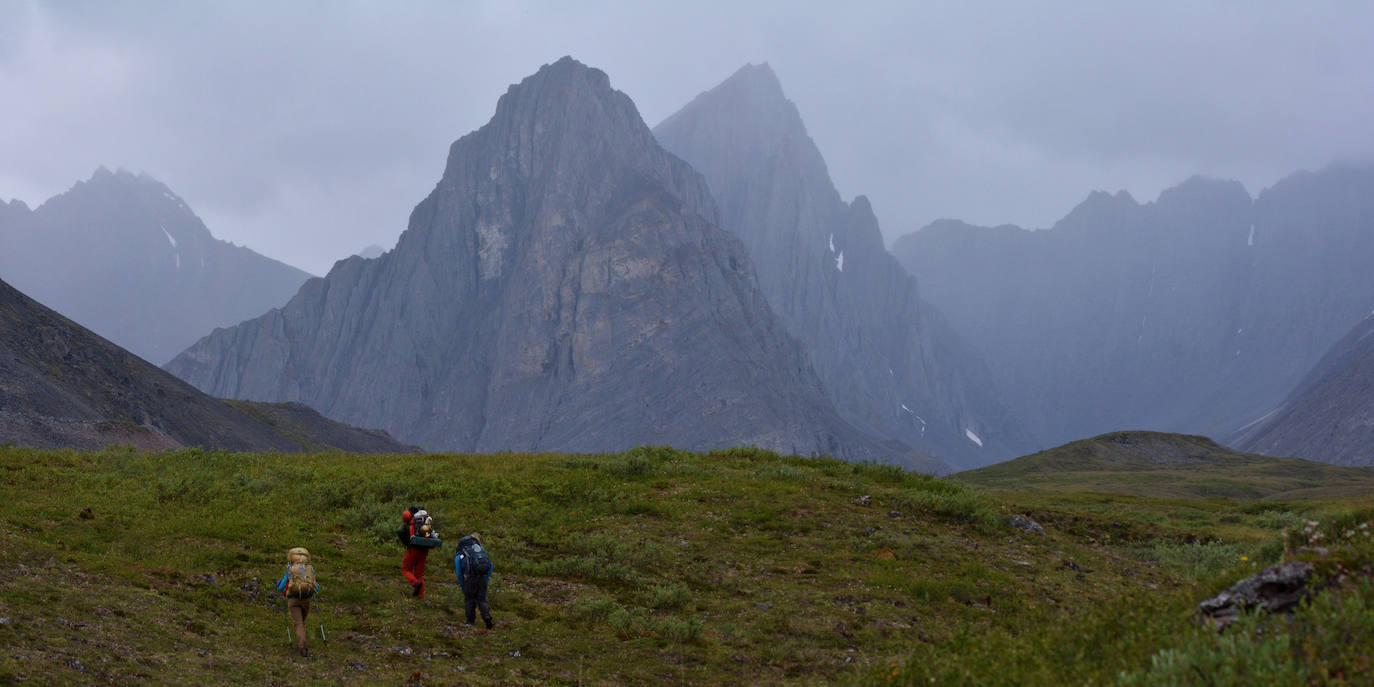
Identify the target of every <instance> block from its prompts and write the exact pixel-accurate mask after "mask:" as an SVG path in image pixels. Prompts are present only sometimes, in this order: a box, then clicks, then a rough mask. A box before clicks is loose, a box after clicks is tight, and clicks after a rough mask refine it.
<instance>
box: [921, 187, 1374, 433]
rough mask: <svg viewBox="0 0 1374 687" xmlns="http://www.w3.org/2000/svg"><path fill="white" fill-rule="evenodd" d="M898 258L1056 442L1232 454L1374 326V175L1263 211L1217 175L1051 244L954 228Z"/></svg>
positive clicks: (1059, 227)
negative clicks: (1213, 445)
mask: <svg viewBox="0 0 1374 687" xmlns="http://www.w3.org/2000/svg"><path fill="white" fill-rule="evenodd" d="M894 252H895V253H896V254H897V256H898V257H899V258H900V259H901V260H902V262H903V264H905V265H906V266H907V267H908V268H909V269H910V270H911V271H912V272H913V273H915V274H917V275H919V280H920V283H921V285H922V287H923V289H924V294H925V295H926V297H927V298H929V299H930V300H931V301H932V302H933V303H935V304H936V305H938V306H939V307H940V308H941V309H942V310H943V311H944V312H945V313H947V314H948V316H949V318H950V320H951V321H952V322H953V324H954V326H955V328H956V329H957V330H958V331H959V332H960V333H961V334H963V335H964V336H965V337H966V338H967V339H968V340H969V341H972V342H974V343H975V344H976V346H977V347H978V348H979V350H981V351H982V352H983V353H984V354H985V355H986V357H987V360H988V363H989V365H991V366H992V368H993V370H994V375H995V379H996V381H998V382H999V383H1000V384H1001V386H1002V388H1003V389H1005V390H1006V392H1007V394H1008V398H1009V399H1010V404H1011V407H1012V410H1013V412H1015V413H1016V414H1017V415H1018V417H1021V418H1025V419H1026V421H1027V422H1028V425H1029V426H1031V427H1034V428H1036V429H1037V431H1039V432H1041V433H1042V434H1041V438H1042V440H1044V441H1046V442H1048V443H1050V444H1055V443H1062V442H1063V441H1068V440H1072V439H1074V438H1078V437H1084V436H1091V435H1094V434H1099V433H1102V432H1106V431H1112V430H1119V429H1156V430H1165V431H1178V432H1190V433H1200V434H1207V435H1209V436H1213V437H1217V438H1218V439H1222V440H1225V439H1227V438H1228V437H1230V435H1231V434H1232V433H1233V432H1234V431H1236V430H1237V429H1239V428H1240V427H1242V426H1244V425H1247V424H1249V423H1250V422H1252V421H1253V420H1255V419H1257V418H1259V417H1261V416H1263V415H1265V414H1266V413H1269V411H1271V410H1273V409H1274V408H1275V407H1276V406H1277V405H1279V403H1280V401H1281V400H1282V399H1283V398H1284V396H1285V395H1286V394H1288V393H1289V392H1290V391H1291V390H1292V389H1293V387H1294V386H1295V385H1297V384H1298V383H1299V381H1301V380H1302V379H1303V377H1304V375H1306V374H1307V373H1308V372H1309V370H1311V369H1312V367H1313V366H1314V365H1315V364H1316V363H1317V362H1318V360H1319V359H1321V357H1322V356H1323V355H1324V354H1326V352H1327V349H1328V348H1330V347H1331V346H1332V344H1334V343H1335V342H1336V341H1337V340H1338V339H1340V338H1341V337H1342V336H1344V335H1345V334H1346V332H1347V331H1349V329H1350V328H1351V327H1352V326H1354V325H1355V323H1357V322H1359V321H1360V320H1361V319H1363V318H1364V317H1365V316H1366V315H1368V314H1369V313H1370V312H1371V310H1374V278H1371V272H1370V269H1369V266H1370V265H1371V264H1374V167H1362V166H1347V165H1335V166H1331V167H1328V168H1325V169H1323V170H1321V171H1318V172H1303V173H1297V174H1294V175H1292V176H1289V177H1287V178H1285V179H1283V180H1281V181H1280V182H1279V183H1277V184H1275V185H1274V186H1273V187H1271V188H1268V189H1265V190H1264V191H1263V192H1261V193H1260V194H1259V196H1258V197H1257V198H1255V199H1254V200H1253V201H1252V200H1251V198H1250V196H1249V195H1248V194H1247V193H1246V191H1245V189H1244V187H1242V186H1241V185H1240V184H1239V183H1237V182H1234V181H1223V180H1217V179H1208V178H1202V177H1194V178H1192V179H1189V180H1188V181H1186V182H1184V183H1182V184H1180V185H1178V186H1176V187H1173V188H1170V189H1167V190H1166V191H1164V192H1163V193H1161V194H1160V196H1159V198H1158V199H1157V200H1155V201H1152V202H1147V203H1144V204H1141V203H1139V202H1137V201H1136V200H1135V199H1134V198H1132V197H1131V196H1130V195H1129V194H1127V193H1124V192H1121V193H1117V194H1114V195H1109V194H1106V193H1103V192H1093V193H1092V194H1090V195H1089V196H1088V198H1087V199H1086V200H1084V201H1083V202H1082V203H1081V204H1080V205H1079V206H1078V207H1076V208H1074V209H1073V211H1072V212H1070V213H1069V214H1068V215H1067V216H1066V217H1065V218H1064V219H1062V220H1060V221H1059V222H1058V223H1056V224H1055V225H1054V227H1052V228H1050V229H1048V230H1042V231H1025V230H1022V229H1019V228H1017V227H1011V226H1004V227H972V226H969V225H965V224H963V223H960V222H956V221H944V222H937V223H935V224H933V225H931V226H930V227H927V228H925V229H923V230H921V231H920V232H917V233H914V234H911V235H908V236H906V237H903V238H902V239H901V240H899V241H898V242H897V244H896V245H895V246H894ZM1252 448H1253V447H1252ZM1308 457H1312V458H1314V459H1323V458H1320V457H1318V456H1308Z"/></svg>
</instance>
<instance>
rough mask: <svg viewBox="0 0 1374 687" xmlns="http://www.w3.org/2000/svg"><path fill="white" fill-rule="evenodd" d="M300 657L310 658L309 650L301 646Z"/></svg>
mask: <svg viewBox="0 0 1374 687" xmlns="http://www.w3.org/2000/svg"><path fill="white" fill-rule="evenodd" d="M301 658H310V650H309V649H307V648H305V647H301Z"/></svg>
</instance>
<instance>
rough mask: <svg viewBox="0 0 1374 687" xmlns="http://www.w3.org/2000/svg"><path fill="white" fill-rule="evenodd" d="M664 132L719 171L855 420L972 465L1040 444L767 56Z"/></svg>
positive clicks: (834, 392)
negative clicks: (935, 308)
mask: <svg viewBox="0 0 1374 687" xmlns="http://www.w3.org/2000/svg"><path fill="white" fill-rule="evenodd" d="M654 134H655V136H656V137H657V138H658V140H659V141H660V142H661V143H662V144H663V146H664V147H665V148H667V149H668V150H669V151H671V152H673V153H675V154H676V155H678V156H680V157H682V158H683V159H684V160H686V161H687V162H688V163H690V164H691V165H692V166H693V167H695V168H696V169H698V170H700V171H701V172H702V173H703V175H704V176H705V177H706V180H707V182H708V183H709V184H710V186H711V191H712V193H713V194H714V195H715V197H716V199H717V201H718V202H719V204H720V208H721V215H722V221H723V226H724V227H725V228H726V229H728V230H729V231H731V232H733V233H734V234H736V235H738V236H739V237H740V238H741V239H742V240H743V241H744V243H745V245H746V246H747V247H748V248H749V253H750V255H751V257H753V259H754V262H755V264H756V265H757V266H758V273H759V282H760V284H761V285H762V287H763V292H764V295H765V296H766V297H767V298H768V302H769V304H770V305H771V306H772V307H773V310H774V312H776V313H777V314H778V316H779V318H780V319H781V320H782V322H783V325H784V326H785V327H786V328H787V330H788V332H790V333H791V334H792V335H793V336H794V337H796V338H797V339H799V340H800V341H801V342H802V343H803V345H804V346H805V347H806V349H807V351H808V352H809V353H810V355H811V359H812V361H813V362H814V364H815V366H816V370H817V372H818V374H819V375H820V378H821V381H822V383H823V384H824V386H825V389H826V392H827V394H828V395H829V397H830V399H831V400H832V401H833V402H834V404H835V407H836V409H837V410H838V411H839V412H840V414H841V415H842V416H843V417H844V418H845V419H847V420H849V421H850V422H851V423H853V424H854V425H856V426H858V427H860V428H862V429H864V430H865V431H868V432H871V433H873V434H876V435H879V436H883V437H889V438H893V439H897V440H900V441H904V442H907V443H909V444H911V445H913V446H917V447H919V448H921V449H923V450H925V451H927V452H929V453H933V454H935V455H938V456H941V457H943V458H946V459H949V460H951V461H952V462H956V463H959V464H963V465H965V466H976V465H984V464H987V463H989V462H992V461H995V460H1000V459H1005V458H1009V457H1013V456H1016V455H1021V454H1023V453H1027V452H1029V451H1031V450H1032V449H1034V448H1035V445H1034V442H1033V441H1032V440H1031V438H1030V437H1029V436H1028V435H1027V434H1026V433H1025V432H1024V431H1023V430H1022V429H1021V428H1020V426H1019V425H1018V424H1017V423H1016V422H1015V421H1014V419H1013V418H1012V416H1011V414H1010V413H1008V412H1007V410H1006V408H1005V407H1004V406H1003V405H1002V403H1001V401H1000V396H999V394H998V393H997V392H996V391H995V390H994V388H993V385H992V383H991V382H990V380H989V376H988V374H987V371H986V368H985V366H984V363H983V361H982V360H981V358H980V357H979V355H978V354H977V353H976V352H974V351H973V350H972V349H971V347H970V346H969V345H968V344H967V343H965V342H963V341H961V340H960V339H959V337H958V336H957V335H956V334H955V333H954V331H953V330H952V329H951V328H950V327H949V326H948V325H947V324H946V323H945V320H944V319H943V318H942V317H940V316H939V315H938V314H936V313H934V312H932V309H931V307H930V306H929V305H928V304H926V303H924V302H923V301H922V299H921V294H920V292H919V291H918V289H917V285H916V281H915V280H914V279H912V278H911V277H910V275H908V274H907V273H906V271H905V270H904V269H903V268H902V267H901V265H900V264H898V262H897V261H896V260H895V259H894V258H893V257H892V256H891V255H890V254H889V253H888V252H887V250H886V248H885V247H884V245H883V240H882V234H881V232H880V231H879V229H878V221H877V219H876V218H875V216H874V214H873V209H872V207H871V206H870V204H869V202H868V199H866V198H864V197H863V196H859V197H857V198H855V199H854V201H853V202H851V203H846V202H844V200H842V199H841V198H840V195H839V193H838V192H837V191H836V190H835V186H834V184H833V183H832V182H831V180H830V176H829V173H828V172H827V170H826V165H825V160H824V159H823V158H822V157H821V153H820V151H819V150H818V149H817V147H816V145H815V143H814V142H813V141H812V140H811V138H810V136H808V134H807V132H806V127H805V125H804V124H803V123H802V119H801V116H800V115H799V114H798V112H797V108H796V107H795V106H794V105H793V104H792V103H791V102H790V101H789V100H788V99H787V98H786V96H785V95H784V94H783V91H782V87H781V85H780V84H779V82H778V80H777V77H776V76H775V75H774V74H773V72H772V70H771V69H770V68H769V67H768V66H767V65H758V66H753V65H750V66H746V67H744V68H743V69H740V70H739V71H738V72H737V73H735V74H734V75H733V76H731V77H730V78H729V79H727V80H726V81H725V82H724V83H722V84H720V85H719V86H717V87H716V88H714V89H712V90H710V91H707V92H705V93H702V94H701V95H699V96H697V98H696V99H695V100H693V101H692V102H691V103H689V104H688V105H687V106H686V107H684V108H682V110H680V111H679V112H677V113H676V114H674V115H672V116H671V117H669V118H667V119H666V120H664V121H663V123H661V124H659V125H658V126H657V127H655V129H654Z"/></svg>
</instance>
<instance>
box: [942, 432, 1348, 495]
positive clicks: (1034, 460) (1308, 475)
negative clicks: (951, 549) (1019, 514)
mask: <svg viewBox="0 0 1374 687" xmlns="http://www.w3.org/2000/svg"><path fill="white" fill-rule="evenodd" d="M954 479H955V480H958V481H960V482H965V483H969V484H975V485H978V486H981V487H985V488H988V489H997V490H1014V491H1018V492H1028V491H1034V492H1056V493H1065V492H1102V493H1111V494H1132V495H1136V496H1154V497H1160V496H1166V497H1176V498H1208V497H1225V498H1239V499H1272V500H1284V499H1295V498H1300V499H1307V498H1336V499H1340V498H1349V497H1355V496H1358V495H1361V494H1370V493H1374V468H1349V467H1336V466H1334V465H1328V464H1326V463H1314V462H1312V461H1308V460H1300V459H1297V458H1272V457H1269V456H1260V455H1255V454H1251V453H1239V452H1236V451H1232V450H1230V449H1228V448H1226V447H1224V446H1220V445H1218V444H1217V443H1216V442H1214V441H1212V440H1211V439H1208V438H1207V437H1199V436H1186V435H1181V434H1163V433H1158V432H1113V433H1111V434H1103V435H1101V436H1096V437H1092V438H1091V439H1083V440H1080V441H1075V442H1072V443H1069V444H1065V445H1063V446H1059V447H1056V448H1052V449H1049V450H1047V451H1041V452H1040V453H1035V454H1032V455H1029V456H1024V457H1021V458H1017V459H1015V460H1009V461H1007V462H1005V463H999V464H997V465H993V466H990V467H986V468H980V469H978V470H970V471H968V472H962V473H959V474H958V475H955V476H954Z"/></svg>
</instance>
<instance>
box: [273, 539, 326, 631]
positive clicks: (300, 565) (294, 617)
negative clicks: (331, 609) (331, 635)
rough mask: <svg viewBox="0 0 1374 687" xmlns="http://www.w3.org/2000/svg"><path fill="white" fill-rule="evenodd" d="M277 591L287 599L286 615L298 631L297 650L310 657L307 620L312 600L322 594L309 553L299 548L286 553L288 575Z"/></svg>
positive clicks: (281, 580)
mask: <svg viewBox="0 0 1374 687" xmlns="http://www.w3.org/2000/svg"><path fill="white" fill-rule="evenodd" d="M277 591H278V592H280V593H281V595H282V597H283V598H285V599H286V614H287V616H288V617H289V618H290V619H291V625H292V626H293V627H294V628H295V630H296V650H297V651H299V652H300V654H301V656H309V655H310V651H309V650H308V649H306V648H305V637H306V635H307V634H309V632H308V631H307V630H306V628H305V619H306V618H307V617H309V615H310V600H311V599H313V598H315V595H316V594H319V593H320V583H319V582H317V581H316V580H315V566H313V565H311V564H310V552H309V551H307V550H305V549H303V548H301V547H299V546H298V547H296V548H293V549H291V550H290V551H287V552H286V574H285V575H282V576H281V579H280V580H277ZM321 627H323V626H321ZM320 632H324V630H320Z"/></svg>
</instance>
